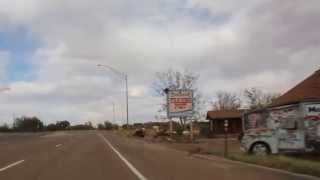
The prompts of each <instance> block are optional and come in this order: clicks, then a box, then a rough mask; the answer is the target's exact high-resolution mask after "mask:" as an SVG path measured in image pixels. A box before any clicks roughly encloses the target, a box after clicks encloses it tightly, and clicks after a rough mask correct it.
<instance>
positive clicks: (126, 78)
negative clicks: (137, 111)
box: [125, 74, 129, 128]
mask: <svg viewBox="0 0 320 180" xmlns="http://www.w3.org/2000/svg"><path fill="white" fill-rule="evenodd" d="M125 80H126V104H127V128H129V91H128V75H127V74H126V75H125Z"/></svg>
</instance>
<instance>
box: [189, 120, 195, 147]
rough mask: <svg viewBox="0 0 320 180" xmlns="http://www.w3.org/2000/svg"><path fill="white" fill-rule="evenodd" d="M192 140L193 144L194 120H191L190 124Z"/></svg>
mask: <svg viewBox="0 0 320 180" xmlns="http://www.w3.org/2000/svg"><path fill="white" fill-rule="evenodd" d="M190 139H191V142H193V139H194V137H193V122H192V119H191V122H190Z"/></svg>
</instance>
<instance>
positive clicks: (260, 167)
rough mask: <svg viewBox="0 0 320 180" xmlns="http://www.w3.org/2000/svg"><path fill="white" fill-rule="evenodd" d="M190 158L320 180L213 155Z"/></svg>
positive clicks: (197, 155)
mask: <svg viewBox="0 0 320 180" xmlns="http://www.w3.org/2000/svg"><path fill="white" fill-rule="evenodd" d="M192 156H193V157H195V158H199V159H205V160H210V161H214V160H217V159H218V160H220V161H225V162H228V163H233V164H240V165H245V166H250V167H255V168H259V169H264V170H268V171H273V172H278V173H282V174H286V175H291V176H295V177H297V178H305V179H309V180H320V178H319V177H316V176H311V175H306V174H299V173H293V172H289V171H285V170H282V169H275V168H271V167H266V166H261V165H256V164H250V163H245V162H241V161H235V160H230V159H225V158H222V157H219V156H214V155H201V154H193V155H192Z"/></svg>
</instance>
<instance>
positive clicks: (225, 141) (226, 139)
mask: <svg viewBox="0 0 320 180" xmlns="http://www.w3.org/2000/svg"><path fill="white" fill-rule="evenodd" d="M228 126H229V121H228V120H225V122H224V134H225V136H224V157H228Z"/></svg>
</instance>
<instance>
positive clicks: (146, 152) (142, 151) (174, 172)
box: [0, 131, 310, 180]
mask: <svg viewBox="0 0 320 180" xmlns="http://www.w3.org/2000/svg"><path fill="white" fill-rule="evenodd" d="M0 179H1V180H22V179H23V180H73V179H74V180H100V179H101V180H102V179H103V180H105V179H108V180H113V179H114V180H127V179H128V180H139V179H140V180H146V179H148V180H176V179H177V180H180V179H181V180H191V179H192V180H193V179H197V180H202V179H203V180H206V179H208V180H209V179H210V180H212V179H218V180H222V179H230V180H231V179H232V180H234V179H237V180H247V179H250V180H251V179H257V180H270V179H272V180H301V179H310V178H307V177H298V176H294V175H290V174H286V173H282V172H276V171H271V170H267V169H261V168H256V167H250V166H246V165H241V164H237V163H232V162H227V161H224V160H222V159H219V158H217V159H214V160H205V159H200V158H196V157H194V156H190V155H188V154H187V153H184V152H180V151H176V150H173V149H169V148H167V147H164V146H162V145H159V144H150V143H146V142H144V141H142V140H137V139H132V138H125V137H122V136H119V135H117V134H114V133H108V132H99V131H83V132H58V133H42V134H5V135H3V134H0Z"/></svg>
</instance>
